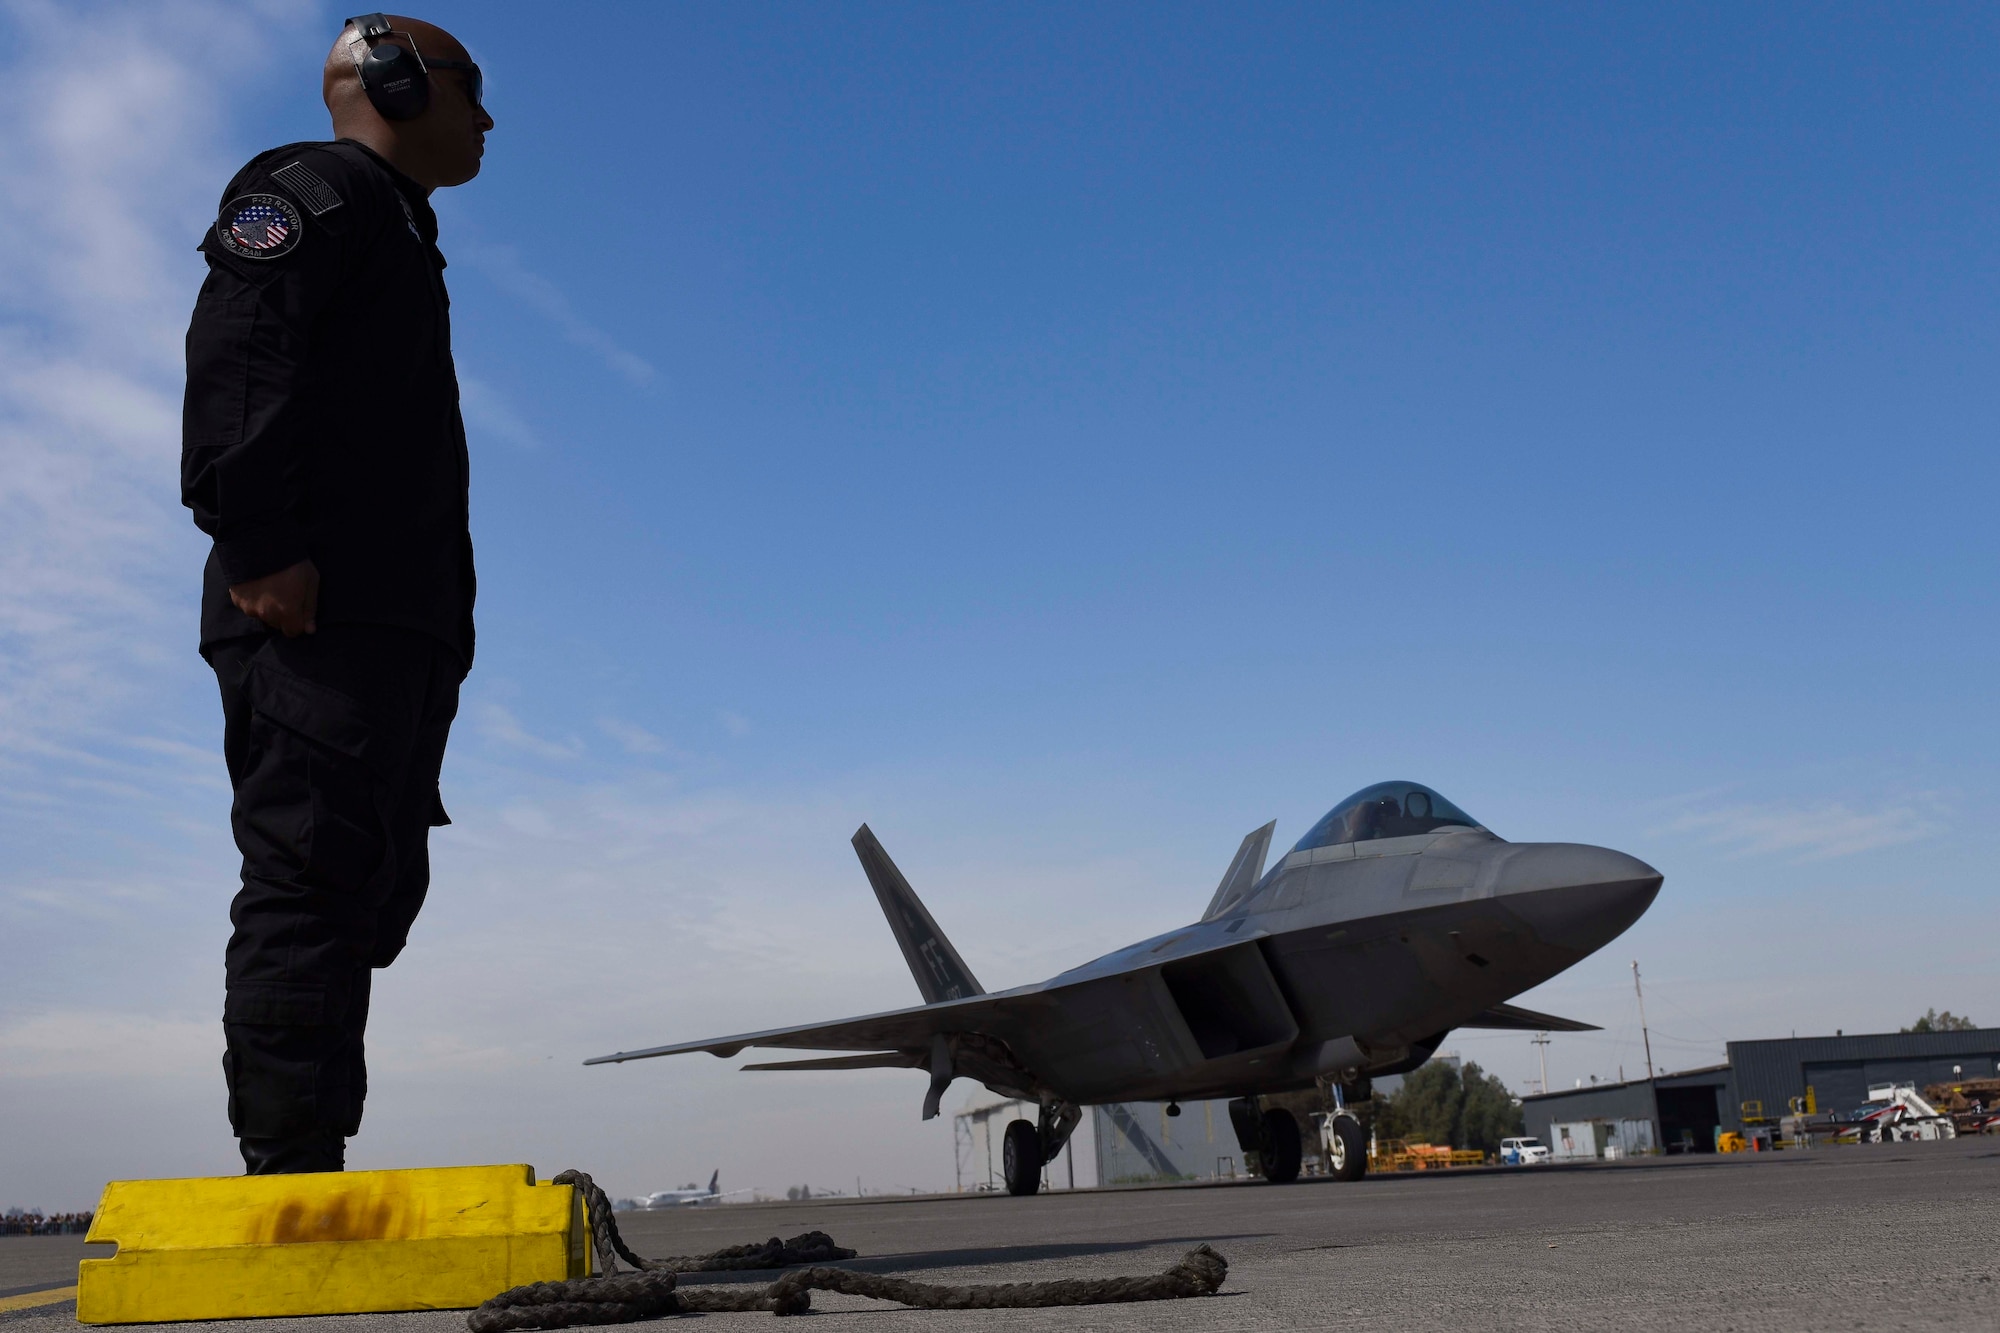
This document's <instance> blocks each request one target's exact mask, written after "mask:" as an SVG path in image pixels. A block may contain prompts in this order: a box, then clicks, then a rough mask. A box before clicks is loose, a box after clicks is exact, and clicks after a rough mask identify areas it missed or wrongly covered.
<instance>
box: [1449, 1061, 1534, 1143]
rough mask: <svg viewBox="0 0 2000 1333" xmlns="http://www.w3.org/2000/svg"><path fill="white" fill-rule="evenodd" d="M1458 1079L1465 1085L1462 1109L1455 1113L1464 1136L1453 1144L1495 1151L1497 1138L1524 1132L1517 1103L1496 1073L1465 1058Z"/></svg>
mask: <svg viewBox="0 0 2000 1333" xmlns="http://www.w3.org/2000/svg"><path fill="white" fill-rule="evenodd" d="M1459 1082H1460V1084H1461V1085H1463V1087H1464V1088H1465V1109H1464V1111H1463V1112H1462V1113H1461V1114H1460V1116H1459V1124H1460V1127H1461V1129H1460V1132H1461V1133H1462V1134H1463V1135H1464V1138H1463V1140H1462V1141H1460V1142H1457V1143H1455V1144H1453V1146H1454V1147H1459V1148H1477V1149H1479V1151H1481V1152H1484V1153H1495V1152H1499V1151H1500V1140H1502V1139H1505V1138H1512V1137H1514V1136H1515V1135H1517V1134H1525V1133H1526V1132H1527V1121H1526V1119H1525V1118H1524V1117H1523V1116H1522V1113H1521V1103H1520V1102H1519V1101H1517V1100H1516V1099H1515V1097H1514V1094H1513V1093H1511V1092H1509V1091H1508V1090H1507V1085H1506V1084H1505V1083H1502V1082H1501V1081H1500V1079H1499V1076H1498V1075H1495V1074H1488V1073H1486V1072H1484V1071H1482V1070H1481V1069H1480V1068H1479V1066H1478V1065H1476V1064H1474V1063H1472V1062H1471V1061H1470V1060H1468V1061H1466V1064H1465V1073H1464V1074H1463V1075H1461V1076H1460V1079H1459Z"/></svg>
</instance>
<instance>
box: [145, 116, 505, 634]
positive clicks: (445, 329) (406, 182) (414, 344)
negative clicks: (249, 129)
mask: <svg viewBox="0 0 2000 1333" xmlns="http://www.w3.org/2000/svg"><path fill="white" fill-rule="evenodd" d="M222 200H223V202H222V208H221V212H220V216H219V217H218V219H217V221H216V224H215V225H214V226H213V227H211V228H210V229H209V232H208V235H207V237H206V238H205V239H204V240H203V241H202V243H201V249H202V251H203V252H204V253H205V254H206V255H207V256H208V278H207V280H206V281H205V282H203V283H202V286H201V295H200V296H199V297H198V298H197V299H196V301H195V308H194V320H193V322H192V323H191V324H190V325H189V326H188V335H187V400H186V404H185V408H184V412H183V417H182V433H181V500H182V502H183V503H184V504H186V505H187V507H188V508H189V509H192V510H193V511H194V521H195V525H196V526H197V527H199V528H200V529H201V530H202V531H203V532H205V533H207V534H208V535H209V536H210V537H212V538H214V539H215V547H214V550H213V551H212V552H211V553H210V555H209V558H208V566H207V569H206V571H205V572H204V575H203V586H202V606H201V641H202V644H203V645H204V646H206V645H208V644H210V643H214V642H216V641H218V640H222V639H230V638H236V637H238V636H241V635H246V634H263V633H267V632H268V631H266V630H265V628H264V627H263V625H261V624H260V623H259V622H257V621H256V620H253V619H251V618H250V617H248V616H246V615H244V614H243V613H242V612H240V611H238V610H237V609H236V608H235V607H234V606H233V605H231V603H230V601H229V592H228V590H229V588H230V587H231V586H232V585H234V584H237V583H242V582H245V581H247V580H250V579H254V578H261V577H262V576H264V575H266V574H273V573H276V572H277V571H279V570H281V569H284V568H286V567H288V566H290V565H293V564H296V563H298V562H299V561H300V560H303V559H306V558H308V557H310V558H311V559H312V561H313V562H314V564H316V565H317V566H318V567H319V572H320V579H321V582H320V600H319V614H318V619H319V623H321V624H323V625H324V624H330V623H335V622H339V621H365V622H369V623H372V624H381V625H397V626H401V627H403V628H405V629H413V630H419V631H421V632H423V633H426V634H431V635H434V636H436V637H437V638H440V639H442V640H444V641H445V642H446V643H448V644H449V645H451V647H452V648H453V649H454V650H455V651H456V652H457V653H458V655H459V657H460V658H462V659H463V660H464V661H465V663H466V664H467V665H468V666H469V665H470V664H471V661H472V646H473V645H472V599H473V573H472V537H471V533H470V530H469V525H468V519H467V509H466V505H467V491H466V471H467V459H466V451H465V425H464V422H463V420H462V419H461V418H460V416H459V410H458V378H457V375H456V373H455V372H454V370H453V368H452V361H451V319H450V307H449V301H448V299H447V297H446V295H445V289H444V277H443V270H444V256H443V255H442V254H440V253H439V251H438V248H437V215H436V214H435V213H433V212H432V211H431V207H430V204H429V203H428V202H427V201H426V199H425V198H424V191H423V189H422V187H420V186H419V185H417V183H416V182H414V181H412V180H411V179H410V178H409V177H407V176H405V175H403V174H402V173H401V172H399V171H397V170H396V169H395V168H394V167H392V166H390V165H389V164H388V163H387V162H386V161H384V160H383V159H382V158H380V157H378V156H377V155H376V154H375V153H373V152H371V151H370V150H368V149H367V148H364V147H362V146H361V145H360V144H357V143H354V142H353V141H351V140H346V139H343V140H340V141H338V142H335V143H302V144H291V145H288V146H286V147H284V148H278V149H273V150H272V151H271V152H268V153H264V154H262V155H261V156H259V157H257V158H255V159H254V160H252V161H251V162H250V164H249V165H248V166H246V167H244V168H243V170H242V171H240V172H238V173H237V174H236V178H235V179H234V180H232V181H230V183H229V188H228V189H227V190H225V191H223V196H222Z"/></svg>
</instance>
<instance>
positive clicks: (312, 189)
mask: <svg viewBox="0 0 2000 1333" xmlns="http://www.w3.org/2000/svg"><path fill="white" fill-rule="evenodd" d="M271 179H272V180H274V181H276V182H278V184H280V185H282V186H284V187H285V188H286V189H288V190H290V191H291V192H292V193H294V194H296V195H297V196H298V197H299V202H300V203H302V204H304V205H305V206H306V212H308V213H310V214H312V215H313V216H314V217H318V216H319V215H320V214H322V213H330V212H332V211H333V210H334V209H336V208H339V207H340V205H341V198H340V196H339V195H337V194H335V193H334V192H333V187H332V186H331V185H328V184H327V183H326V178H325V177H323V176H321V175H320V174H319V173H318V172H317V171H314V170H313V169H312V168H311V167H309V166H307V165H306V164H305V163H303V162H299V161H292V162H287V163H286V164H285V165H284V166H282V167H279V168H278V169H277V170H276V171H274V172H272V173H271Z"/></svg>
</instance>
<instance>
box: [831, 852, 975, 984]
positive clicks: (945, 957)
mask: <svg viewBox="0 0 2000 1333" xmlns="http://www.w3.org/2000/svg"><path fill="white" fill-rule="evenodd" d="M854 854H855V855H856V856H858V857H860V858H861V868H862V870H864V871H866V872H867V874H868V882H869V884H871V885H873V886H874V889H875V897H876V898H877V899H878V900H879V901H880V902H881V904H882V914H883V915H884V916H886V917H888V918H889V929H890V930H892V931H894V932H895V935H896V943H897V944H899V945H901V946H902V949H903V961H905V962H907V963H908V964H909V965H910V974H911V975H912V976H914V977H915V978H916V979H917V989H918V990H919V991H921V992H923V996H924V1003H925V1004H936V1003H938V1002H939V1001H940V1000H959V999H963V998H965V997H966V996H968V995H984V994H985V993H986V991H985V989H984V988H983V987H982V986H980V984H979V983H978V982H977V981H975V980H973V977H972V969H971V968H969V967H967V966H966V965H965V960H964V959H963V958H960V957H959V956H958V950H956V949H954V948H952V947H951V941H950V940H948V939H946V938H945V937H944V932H943V931H941V930H939V929H938V924H937V922H935V921H933V920H932V919H931V914H930V913H929V912H927V911H925V910H924V905H923V904H922V903H921V902H918V901H917V895H916V891H915V890H914V889H912V888H911V887H910V881H908V880H906V879H904V878H903V872H902V871H900V870H898V869H896V863H895V862H894V861H891V860H890V859H889V853H887V852H885V851H883V850H882V844H881V843H880V842H878V841H876V839H875V835H874V834H873V833H872V832H870V831H869V828H868V826H867V825H866V824H863V825H862V826H861V827H860V828H859V829H858V830H856V831H855V834H854Z"/></svg>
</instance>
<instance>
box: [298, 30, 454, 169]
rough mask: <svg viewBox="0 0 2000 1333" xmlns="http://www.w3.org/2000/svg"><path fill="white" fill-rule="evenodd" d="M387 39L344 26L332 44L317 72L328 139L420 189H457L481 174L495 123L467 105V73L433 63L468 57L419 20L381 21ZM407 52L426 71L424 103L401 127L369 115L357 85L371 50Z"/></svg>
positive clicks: (363, 91) (367, 103)
mask: <svg viewBox="0 0 2000 1333" xmlns="http://www.w3.org/2000/svg"><path fill="white" fill-rule="evenodd" d="M385 17H386V18H387V19H388V20H389V27H390V29H391V32H390V33H389V34H388V35H386V36H382V37H377V38H375V39H374V40H373V42H372V43H371V42H369V41H367V40H364V39H363V38H362V36H361V33H360V30H359V29H358V28H357V27H355V25H353V24H349V25H348V26H346V27H345V28H343V29H342V30H341V33H340V36H339V37H338V38H336V39H335V40H334V43H333V49H332V50H331V51H329V52H328V53H327V57H326V64H325V66H324V67H322V69H321V71H320V95H321V97H322V98H323V99H324V100H325V102H326V109H327V111H328V112H329V113H330V114H331V115H332V117H333V133H334V137H336V138H340V139H354V140H357V141H359V142H361V143H364V144H367V145H368V146H369V147H370V148H372V149H374V150H375V151H376V152H378V153H380V154H381V155H382V156H383V157H385V158H387V159H388V160H389V161H390V162H392V163H394V164H395V166H396V168H397V170H399V171H401V172H403V173H404V174H405V175H407V176H409V177H410V178H411V179H413V180H415V181H416V182H417V183H418V184H419V185H422V186H424V187H425V188H426V189H433V190H434V189H439V188H441V187H444V186H450V185H462V184H464V183H465V182H466V181H469V180H471V179H472V178H473V177H474V176H476V175H478V174H479V159H480V157H481V155H482V154H483V153H484V152H485V151H486V149H485V139H486V131H487V130H490V129H492V128H493V118H492V117H491V116H490V115H488V114H487V113H486V110H485V108H484V107H482V106H480V105H479V103H478V102H476V101H474V100H473V95H472V94H473V86H474V85H473V81H472V78H471V74H470V71H466V70H461V69H450V68H446V69H439V68H435V64H436V62H441V61H454V62H469V61H470V60H471V59H472V57H471V55H470V54H469V53H468V52H467V51H466V49H465V46H464V44H463V43H462V42H460V41H459V40H458V38H456V37H454V36H452V35H451V34H450V33H448V32H446V31H445V30H444V29H443V28H440V27H438V26H437V25H436V24H435V23H426V22H424V21H423V20H422V19H414V18H409V17H406V16H405V15H402V14H389V15H385ZM390 44H393V45H395V46H399V47H403V48H404V49H406V50H407V49H408V48H409V47H411V46H413V45H414V46H415V48H416V51H415V54H416V55H417V56H419V57H420V58H421V59H422V60H423V61H424V63H425V64H426V66H431V67H432V68H431V75H430V100H429V103H428V104H427V105H426V106H425V107H424V109H423V111H422V112H421V113H420V114H418V115H416V116H414V117H411V118H410V119H407V120H391V119H389V118H388V117H386V116H384V115H383V114H382V113H381V112H380V111H378V110H376V109H375V105H374V104H373V103H372V102H370V101H369V99H368V91H367V89H365V88H363V87H362V86H361V70H360V62H361V60H362V59H363V58H364V57H366V56H367V54H368V52H369V50H370V48H371V46H372V47H374V48H376V49H379V48H381V47H383V46H385V45H390Z"/></svg>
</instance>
